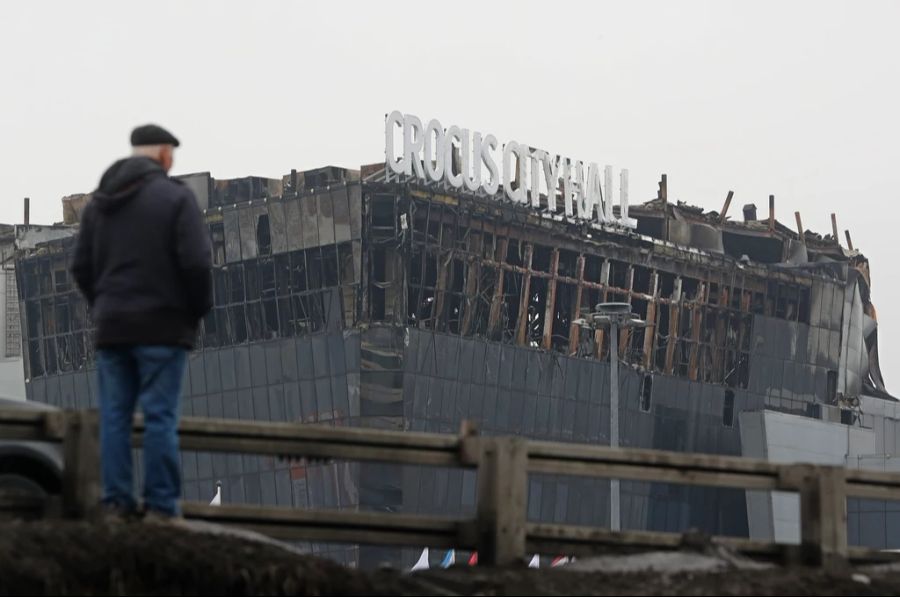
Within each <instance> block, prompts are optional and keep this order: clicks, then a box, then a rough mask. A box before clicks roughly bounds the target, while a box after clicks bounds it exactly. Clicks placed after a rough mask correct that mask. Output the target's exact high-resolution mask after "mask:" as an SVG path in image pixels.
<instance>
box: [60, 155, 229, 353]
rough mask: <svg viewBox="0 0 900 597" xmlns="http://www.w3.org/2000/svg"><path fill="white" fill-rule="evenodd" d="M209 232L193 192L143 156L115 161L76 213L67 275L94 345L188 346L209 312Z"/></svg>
mask: <svg viewBox="0 0 900 597" xmlns="http://www.w3.org/2000/svg"><path fill="white" fill-rule="evenodd" d="M211 267H212V256H211V250H210V243H209V233H208V231H207V229H206V225H205V223H204V221H203V216H202V215H201V213H200V209H199V208H198V207H197V202H196V200H195V199H194V195H193V193H191V191H190V189H188V188H187V187H185V186H184V185H183V184H181V183H180V182H178V181H176V180H173V179H171V178H169V177H168V176H166V173H165V172H164V171H163V169H162V168H161V167H160V165H159V164H158V163H157V162H155V161H153V160H151V159H149V158H144V157H132V158H126V159H122V160H119V161H117V162H116V163H114V164H113V165H112V166H110V167H109V169H108V170H107V171H106V172H105V173H104V174H103V177H102V178H101V179H100V186H99V187H98V188H97V190H96V191H95V192H94V194H93V198H92V199H91V201H90V202H89V203H88V205H87V206H86V207H85V209H84V212H83V214H82V216H81V229H80V231H79V233H78V242H77V246H76V249H75V256H74V260H73V262H72V274H73V276H74V278H75V281H76V283H77V284H78V287H79V288H80V289H81V292H82V293H83V294H84V296H85V298H86V299H87V301H88V303H89V305H90V307H91V316H92V318H93V320H94V323H95V325H96V328H97V329H96V338H95V342H96V345H97V347H98V348H105V347H113V346H123V345H125V346H130V345H168V346H185V347H187V348H192V347H193V345H194V341H195V339H196V335H197V325H198V323H199V321H200V319H201V318H202V317H203V316H204V315H205V314H206V312H207V311H209V309H210V308H211V307H212V283H211V273H210V270H211Z"/></svg>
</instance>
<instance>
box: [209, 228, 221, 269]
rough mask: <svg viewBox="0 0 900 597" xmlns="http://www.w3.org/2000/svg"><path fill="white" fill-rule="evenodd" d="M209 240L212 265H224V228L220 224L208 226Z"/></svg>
mask: <svg viewBox="0 0 900 597" xmlns="http://www.w3.org/2000/svg"><path fill="white" fill-rule="evenodd" d="M209 238H210V242H211V244H212V255H213V264H214V265H224V264H225V226H224V224H222V223H217V224H210V225H209Z"/></svg>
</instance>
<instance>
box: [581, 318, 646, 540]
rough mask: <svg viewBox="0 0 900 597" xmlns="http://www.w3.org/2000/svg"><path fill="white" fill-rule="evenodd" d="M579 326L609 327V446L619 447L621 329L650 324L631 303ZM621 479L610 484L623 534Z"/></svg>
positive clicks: (614, 516)
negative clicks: (633, 309) (638, 313)
mask: <svg viewBox="0 0 900 597" xmlns="http://www.w3.org/2000/svg"><path fill="white" fill-rule="evenodd" d="M575 323H577V324H578V325H581V326H584V327H587V328H590V329H592V330H594V331H596V330H597V329H598V328H605V327H606V326H609V446H610V447H611V448H618V447H619V328H630V327H643V326H645V325H647V322H645V321H643V320H641V319H640V318H638V316H637V315H635V314H634V313H632V312H631V305H630V304H628V303H600V304H599V305H597V306H596V312H594V313H589V314H586V315H585V317H583V318H581V319H579V320H577V321H576V322H575ZM620 493H621V492H620V483H619V479H610V480H609V526H610V529H612V530H613V531H620V530H622V515H621V508H620V500H621V495H620Z"/></svg>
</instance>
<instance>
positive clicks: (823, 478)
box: [0, 409, 900, 565]
mask: <svg viewBox="0 0 900 597" xmlns="http://www.w3.org/2000/svg"><path fill="white" fill-rule="evenodd" d="M142 434H143V422H142V419H141V418H140V417H137V418H136V419H135V428H134V443H135V446H140V444H141V441H142ZM97 437H98V434H97V415H96V413H95V412H91V411H70V412H61V411H52V412H31V411H22V410H9V409H5V410H0V439H21V440H36V441H47V442H56V443H60V444H61V445H62V450H63V454H64V458H65V463H66V468H65V475H64V480H63V496H62V498H63V499H62V502H63V511H64V513H65V514H67V515H69V516H87V515H89V514H90V513H91V512H92V510H93V509H94V508H95V506H96V503H97V498H98V491H99V466H98V446H97ZM179 437H180V443H181V448H182V450H190V451H199V452H231V453H234V452H247V453H256V454H271V455H280V456H292V457H307V458H316V459H329V460H350V461H379V462H390V463H399V464H415V465H431V466H442V467H462V468H475V469H477V470H478V496H477V505H476V514H475V517H474V518H447V517H437V516H420V515H407V514H394V513H382V512H361V511H344V510H341V511H337V510H302V509H293V508H284V507H281V508H279V507H271V506H255V505H225V506H208V505H206V504H199V503H190V502H189V503H185V504H183V511H184V514H185V516H186V517H188V518H193V519H202V520H207V521H212V522H218V523H223V524H231V525H239V526H241V527H244V528H249V529H253V530H256V531H259V532H262V533H265V534H267V535H270V536H272V537H276V538H280V539H291V540H306V541H322V542H343V543H364V544H383V545H406V546H423V545H428V546H431V547H439V548H457V549H466V550H477V551H478V554H479V563H482V564H496V565H503V564H509V563H512V562H514V561H518V560H522V559H523V558H524V557H525V555H526V553H566V554H572V555H583V554H589V553H591V552H596V551H597V550H598V549H601V548H607V549H608V548H611V547H612V548H616V549H626V548H627V549H637V548H650V549H660V548H663V549H665V548H675V547H677V546H678V545H679V544H680V542H681V535H679V534H676V533H659V532H647V531H611V530H608V529H604V528H596V527H584V526H572V525H560V524H551V523H542V522H529V521H528V520H527V516H526V507H527V491H528V489H527V488H528V483H527V479H528V475H529V474H530V473H553V474H563V475H579V476H592V477H607V478H619V479H631V480H638V481H650V482H667V483H675V484H686V485H703V486H709V487H734V488H743V489H753V490H779V491H791V492H797V493H799V495H800V528H801V542H800V544H799V545H787V544H777V543H771V542H764V541H755V540H751V539H746V538H736V537H716V538H714V539H713V540H714V541H715V542H717V543H720V544H723V545H727V546H729V547H731V548H733V549H736V550H738V551H741V552H744V553H747V554H750V555H754V556H758V557H766V558H772V559H782V560H788V561H793V562H797V563H804V564H808V565H831V564H836V563H840V562H844V561H846V560H848V559H850V560H869V561H874V560H879V559H885V558H887V557H890V556H889V555H888V554H884V553H882V552H877V551H873V550H867V549H862V548H849V547H848V545H847V515H846V500H847V496H858V497H867V498H875V499H885V500H900V475H897V474H890V473H882V472H877V471H862V470H849V469H846V468H843V467H834V466H816V465H807V464H774V463H770V462H766V461H761V460H752V459H747V458H739V457H731V456H716V455H708V454H687V453H673V452H662V451H655V450H641V449H613V448H608V447H604V446H590V445H584V444H572V443H556V442H544V441H532V440H527V439H525V438H521V437H481V436H478V435H477V434H475V433H474V430H473V428H472V427H471V426H469V425H467V424H464V425H463V428H462V430H461V432H460V434H459V435H458V436H452V435H446V434H427V433H414V432H401V431H386V430H377V429H365V428H344V427H327V426H320V425H308V424H295V423H269V422H247V421H235V420H220V419H206V418H190V417H187V418H183V419H182V420H181V424H180V426H179Z"/></svg>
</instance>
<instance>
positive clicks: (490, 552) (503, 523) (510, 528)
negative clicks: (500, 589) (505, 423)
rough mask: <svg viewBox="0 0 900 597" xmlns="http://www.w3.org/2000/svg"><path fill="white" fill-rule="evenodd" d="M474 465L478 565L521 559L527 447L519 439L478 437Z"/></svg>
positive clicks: (507, 563) (526, 497) (494, 564)
mask: <svg viewBox="0 0 900 597" xmlns="http://www.w3.org/2000/svg"><path fill="white" fill-rule="evenodd" d="M481 442H482V444H481V445H482V451H481V455H480V460H479V464H478V514H477V517H478V518H477V524H478V563H479V564H487V565H490V566H506V565H509V564H513V563H515V562H521V561H522V560H523V559H524V558H525V518H526V506H527V499H528V493H527V492H528V470H527V467H528V445H527V442H526V441H525V440H524V439H523V438H521V437H498V438H481Z"/></svg>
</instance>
